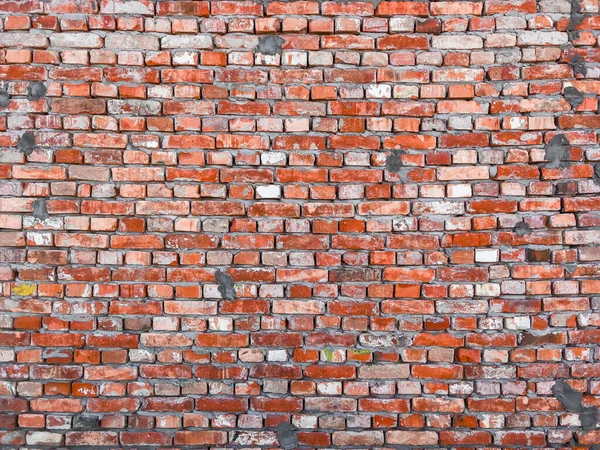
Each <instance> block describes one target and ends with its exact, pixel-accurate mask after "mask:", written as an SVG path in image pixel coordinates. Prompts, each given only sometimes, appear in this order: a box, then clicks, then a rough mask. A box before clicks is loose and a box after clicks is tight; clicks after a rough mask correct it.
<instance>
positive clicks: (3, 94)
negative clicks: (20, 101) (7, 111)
mask: <svg viewBox="0 0 600 450" xmlns="http://www.w3.org/2000/svg"><path fill="white" fill-rule="evenodd" d="M9 103H10V94H9V93H8V91H7V90H6V89H4V88H0V108H6V107H7V106H8V105H9Z"/></svg>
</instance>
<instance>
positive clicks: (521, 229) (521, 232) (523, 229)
mask: <svg viewBox="0 0 600 450" xmlns="http://www.w3.org/2000/svg"><path fill="white" fill-rule="evenodd" d="M513 231H514V232H515V233H517V236H519V237H523V236H525V235H527V234H529V233H531V227H530V226H529V224H528V223H527V222H519V223H518V224H516V225H515V227H514V228H513Z"/></svg>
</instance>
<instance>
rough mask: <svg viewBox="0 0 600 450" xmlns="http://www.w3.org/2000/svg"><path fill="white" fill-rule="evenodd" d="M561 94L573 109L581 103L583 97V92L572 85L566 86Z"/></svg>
mask: <svg viewBox="0 0 600 450" xmlns="http://www.w3.org/2000/svg"><path fill="white" fill-rule="evenodd" d="M563 95H564V97H565V100H567V101H568V102H569V103H570V104H571V106H572V107H573V109H575V108H577V107H579V105H581V104H582V103H583V101H584V99H585V97H584V96H583V93H581V92H580V91H579V89H577V88H576V87H574V86H567V87H566V88H565V91H564V93H563Z"/></svg>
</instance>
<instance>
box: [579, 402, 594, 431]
mask: <svg viewBox="0 0 600 450" xmlns="http://www.w3.org/2000/svg"><path fill="white" fill-rule="evenodd" d="M579 421H580V422H581V428H583V429H584V430H586V431H587V430H593V429H594V428H596V425H597V424H598V408H596V407H595V406H590V407H587V408H583V410H582V411H581V412H580V413H579Z"/></svg>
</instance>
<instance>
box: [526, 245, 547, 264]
mask: <svg viewBox="0 0 600 450" xmlns="http://www.w3.org/2000/svg"><path fill="white" fill-rule="evenodd" d="M526 254H527V261H528V262H546V261H550V257H551V256H552V252H551V251H550V250H534V249H531V248H528V249H527V251H526Z"/></svg>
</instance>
